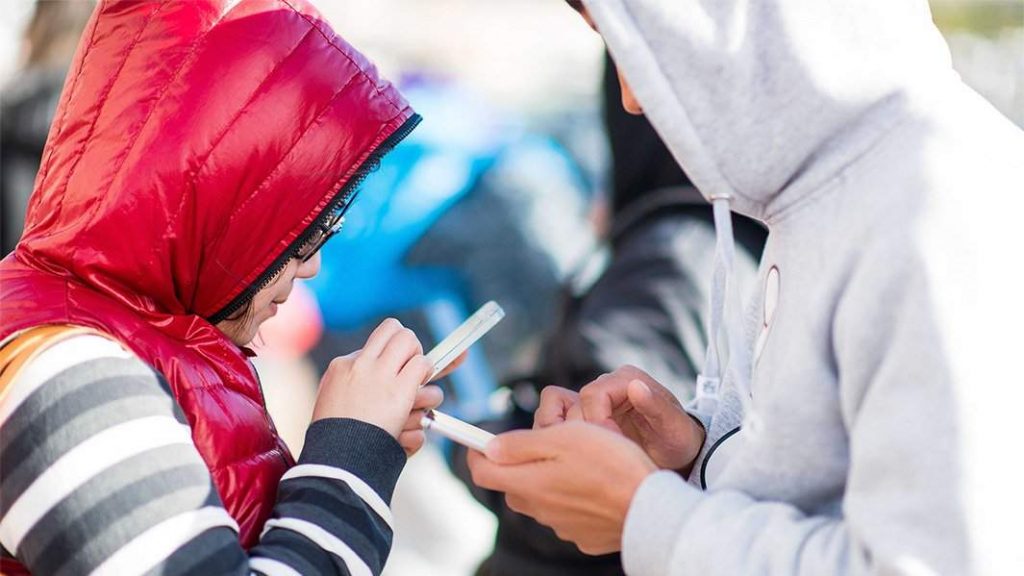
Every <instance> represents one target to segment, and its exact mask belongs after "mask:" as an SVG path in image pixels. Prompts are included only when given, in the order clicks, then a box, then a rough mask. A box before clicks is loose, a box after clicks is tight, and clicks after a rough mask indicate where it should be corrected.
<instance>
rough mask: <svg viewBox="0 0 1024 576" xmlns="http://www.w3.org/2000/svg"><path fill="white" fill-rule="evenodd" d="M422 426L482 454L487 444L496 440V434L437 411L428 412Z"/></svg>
mask: <svg viewBox="0 0 1024 576" xmlns="http://www.w3.org/2000/svg"><path fill="white" fill-rule="evenodd" d="M420 424H422V425H423V429H424V430H433V431H435V432H437V433H438V434H440V435H442V436H444V437H445V438H447V439H449V440H451V441H452V442H455V443H457V444H461V445H463V446H465V447H466V448H472V449H473V450H477V451H480V452H483V451H484V449H486V448H487V443H488V442H490V440H491V438H494V434H491V433H490V432H488V431H486V430H484V429H482V428H478V427H476V426H473V425H472V424H470V423H468V422H463V421H462V420H459V419H458V418H455V417H454V416H449V415H447V414H445V413H443V412H438V411H437V410H429V411H427V413H426V414H425V415H424V416H423V418H422V419H420Z"/></svg>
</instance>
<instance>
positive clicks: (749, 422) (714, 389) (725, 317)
mask: <svg viewBox="0 0 1024 576" xmlns="http://www.w3.org/2000/svg"><path fill="white" fill-rule="evenodd" d="M730 200H731V197H729V196H713V197H712V198H711V205H712V207H713V209H714V216H715V258H714V264H713V269H712V275H711V302H710V307H711V310H710V314H709V315H708V327H707V328H708V330H707V337H708V348H707V353H706V354H705V357H704V369H703V370H702V371H701V373H700V374H699V375H698V376H697V406H696V407H697V410H698V411H700V412H702V413H704V414H707V415H709V416H710V415H713V414H714V413H715V410H716V409H717V407H718V402H719V396H720V393H721V386H722V378H723V377H724V375H725V374H728V375H729V377H730V379H731V380H732V381H733V382H735V384H736V389H737V392H738V394H739V397H740V402H741V403H742V405H743V425H744V427H745V428H746V427H754V424H755V423H756V421H755V418H754V414H753V406H752V405H751V404H752V402H751V394H750V369H751V363H750V360H751V358H750V351H749V350H747V347H746V343H745V342H744V339H743V337H742V334H743V320H742V313H741V310H742V308H743V303H742V297H741V295H740V291H739V287H738V285H737V282H736V278H735V275H734V274H733V266H734V261H735V257H736V244H735V240H734V238H733V232H732V213H731V211H730V208H729V203H730ZM723 348H724V353H723Z"/></svg>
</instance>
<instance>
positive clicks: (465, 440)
mask: <svg viewBox="0 0 1024 576" xmlns="http://www.w3.org/2000/svg"><path fill="white" fill-rule="evenodd" d="M504 317H505V311H504V310H502V308H501V306H499V305H498V304H497V303H496V302H493V301H491V302H488V303H486V304H484V305H483V306H481V307H480V309H479V310H477V311H476V312H475V313H473V315H472V316H470V317H469V318H468V319H467V320H466V321H465V322H463V323H462V325H460V326H459V327H458V328H456V329H455V331H454V332H452V333H451V334H449V335H448V337H447V338H445V339H444V340H442V341H441V342H440V343H439V344H438V345H437V346H435V347H434V349H433V350H431V351H430V352H428V353H427V359H428V360H430V362H431V363H432V364H433V366H434V369H433V373H432V374H431V375H430V378H429V379H428V380H433V379H434V377H436V376H437V375H438V374H440V373H441V372H443V371H444V369H445V368H447V367H448V365H449V364H451V363H452V362H453V361H454V360H455V359H456V358H458V357H459V356H460V355H462V353H463V352H465V351H466V350H468V349H469V347H470V346H472V345H473V344H474V343H475V342H476V341H477V340H479V339H480V338H481V337H483V335H484V334H486V333H487V332H488V331H490V329H491V328H494V326H495V325H497V324H498V322H500V321H501V319H502V318H504ZM420 424H421V425H422V426H423V429H424V430H433V431H435V432H437V433H438V434H441V435H442V436H444V437H445V438H448V439H449V440H451V441H453V442H456V443H458V444H461V445H463V446H466V447H467V448H472V449H474V450H479V451H481V452H482V451H483V450H484V448H485V447H486V446H487V442H488V441H489V440H490V439H491V438H494V434H491V433H490V432H487V431H486V430H483V429H480V428H477V427H476V426H473V425H472V424H469V423H467V422H463V421H462V420H459V419H458V418H455V417H453V416H449V415H447V414H444V413H443V412H438V411H437V410H429V411H427V413H426V414H425V415H424V416H423V418H421V419H420Z"/></svg>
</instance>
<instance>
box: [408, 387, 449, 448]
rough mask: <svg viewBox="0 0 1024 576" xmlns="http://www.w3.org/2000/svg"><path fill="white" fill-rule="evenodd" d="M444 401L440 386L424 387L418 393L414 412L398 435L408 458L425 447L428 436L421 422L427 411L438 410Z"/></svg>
mask: <svg viewBox="0 0 1024 576" xmlns="http://www.w3.org/2000/svg"><path fill="white" fill-rule="evenodd" d="M443 400H444V392H442V391H441V387H440V386H434V385H432V384H431V385H428V386H424V387H423V388H420V390H419V392H417V393H416V400H415V402H413V405H412V412H410V413H409V418H408V419H407V420H406V421H405V426H404V427H403V428H402V432H401V434H399V435H398V443H399V444H401V445H402V449H403V450H405V455H406V456H412V455H413V454H415V453H416V452H418V451H419V449H420V448H422V447H423V443H424V442H425V441H426V434H425V433H424V432H423V425H422V424H420V422H421V420H422V419H423V415H424V414H426V412H427V410H433V409H434V408H437V407H438V406H440V405H441V402H442V401H443Z"/></svg>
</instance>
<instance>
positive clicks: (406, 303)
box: [309, 81, 575, 420]
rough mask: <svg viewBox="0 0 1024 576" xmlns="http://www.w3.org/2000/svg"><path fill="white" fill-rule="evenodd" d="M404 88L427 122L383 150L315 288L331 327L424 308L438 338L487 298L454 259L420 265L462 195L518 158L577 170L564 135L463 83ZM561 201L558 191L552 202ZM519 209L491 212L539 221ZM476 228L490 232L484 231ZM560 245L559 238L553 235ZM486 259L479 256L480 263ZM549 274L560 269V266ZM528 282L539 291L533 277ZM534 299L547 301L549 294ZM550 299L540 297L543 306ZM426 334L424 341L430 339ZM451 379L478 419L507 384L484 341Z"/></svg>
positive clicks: (354, 326)
mask: <svg viewBox="0 0 1024 576" xmlns="http://www.w3.org/2000/svg"><path fill="white" fill-rule="evenodd" d="M403 93H404V94H405V95H406V96H407V98H408V99H409V100H410V101H411V102H412V104H413V106H414V107H415V108H416V110H417V111H418V112H419V113H420V114H421V115H422V116H423V117H424V121H423V123H422V124H421V125H420V127H419V128H418V129H417V130H415V131H414V132H413V133H412V134H411V135H410V136H409V137H408V138H407V139H406V140H405V141H403V142H402V143H401V144H400V145H399V146H398V147H396V148H395V150H393V151H392V152H391V153H390V154H388V155H387V156H385V157H384V158H383V160H382V161H381V164H380V167H379V169H377V170H376V171H375V172H374V173H372V174H371V175H370V176H369V177H368V178H367V179H366V181H365V182H364V183H363V185H362V187H361V189H360V191H359V196H358V198H357V200H356V202H355V203H354V204H353V205H352V207H351V208H350V209H349V211H348V213H347V215H346V221H345V225H344V227H343V228H342V230H341V231H340V232H339V234H338V235H337V236H336V237H335V238H334V239H332V240H331V242H328V243H327V244H326V245H325V246H324V248H323V250H322V256H323V264H322V268H321V272H320V274H319V275H318V276H317V277H316V278H314V279H312V280H311V281H310V282H309V286H310V287H311V288H312V289H313V292H314V294H315V295H316V297H317V300H318V302H319V305H320V308H321V310H322V311H323V315H324V323H325V327H326V328H327V329H328V330H331V331H334V332H350V331H355V330H358V329H361V328H363V327H365V326H366V325H367V324H369V323H376V322H377V321H379V320H380V319H381V318H382V317H384V316H394V315H398V314H401V313H404V312H409V311H416V312H419V313H422V314H423V316H424V317H425V319H426V322H427V325H428V328H429V331H430V336H431V337H432V338H433V340H434V341H435V342H437V341H440V340H441V339H443V338H444V337H445V336H446V335H447V334H448V333H449V332H451V331H452V330H454V329H455V328H456V327H457V326H458V325H459V324H460V323H461V322H462V321H463V320H464V319H466V318H467V317H468V316H469V315H470V314H472V313H473V312H474V310H475V308H476V305H477V304H478V303H482V302H481V298H480V295H479V294H474V290H473V286H472V285H471V284H472V281H471V280H470V279H469V277H468V276H467V270H466V269H465V267H464V266H461V267H460V266H459V265H458V263H457V262H455V261H454V259H451V258H441V259H440V261H435V262H425V261H423V260H422V259H419V260H418V261H417V262H416V263H415V264H410V258H409V256H410V252H411V251H412V250H413V248H414V247H416V246H417V245H419V244H420V243H421V241H422V240H423V239H424V236H425V235H426V234H427V232H428V231H429V230H431V228H432V227H434V226H435V225H436V224H437V223H438V221H439V220H441V219H442V217H444V216H445V215H448V214H451V213H452V208H453V207H454V206H456V205H457V204H458V203H459V202H460V200H462V199H463V198H465V197H466V196H467V195H469V194H471V193H472V192H473V191H474V190H475V189H477V188H478V184H479V182H480V181H481V180H482V179H483V176H484V175H485V173H487V172H488V170H491V169H492V168H495V167H496V166H499V165H505V166H507V165H509V164H510V158H522V159H527V160H529V161H528V162H522V161H520V162H518V164H519V165H523V164H527V165H528V166H529V167H530V169H531V170H532V171H537V172H539V173H541V174H542V175H545V176H542V178H547V179H548V180H556V178H555V177H553V176H552V173H554V172H558V171H562V172H569V173H571V172H572V171H573V170H575V168H574V163H573V162H572V160H571V158H570V157H569V156H568V155H567V153H566V152H565V151H564V150H563V149H562V148H561V147H560V146H559V145H558V144H557V143H556V142H555V141H554V140H552V139H550V138H545V137H540V136H537V135H533V134H528V133H526V131H525V130H524V129H523V128H522V127H521V126H518V125H516V124H514V123H511V122H510V121H508V120H507V119H505V118H500V117H499V115H498V114H496V113H495V112H494V111H493V110H492V109H491V108H489V107H488V106H486V105H484V104H483V103H482V102H480V101H479V100H477V99H475V98H474V97H473V96H472V95H471V94H470V93H468V92H465V91H462V90H460V89H458V88H457V87H455V86H453V85H450V84H440V83H430V82H425V81H420V82H416V83H413V84H412V85H408V84H407V85H405V86H404V87H403ZM563 179H564V178H563ZM563 202H564V201H563ZM558 204H559V202H558V199H557V198H552V206H556V207H557V205H558ZM509 212H510V213H506V214H499V215H493V214H492V215H487V216H486V218H494V217H498V218H501V219H504V220H509V219H513V220H523V221H525V220H528V219H529V211H527V210H523V211H522V213H511V211H509ZM567 216H568V215H565V216H563V219H566V217H567ZM483 218H484V215H480V214H462V215H460V216H459V218H456V219H455V220H456V221H454V222H452V220H451V219H448V220H446V225H452V224H454V226H457V227H466V229H470V230H472V229H473V228H472V226H471V224H473V223H471V222H467V220H477V221H478V222H477V223H479V221H480V220H481V219H483ZM517 225H518V223H517ZM522 226H526V224H522ZM485 228H493V227H490V226H489V225H485ZM548 228H550V226H548ZM473 233H474V234H480V232H479V231H475V230H474V232H473ZM485 233H486V231H485ZM455 235H456V236H457V235H458V234H455ZM537 236H542V234H537ZM480 240H481V241H486V239H485V238H480ZM552 243H557V242H547V244H552ZM509 248H512V249H515V247H509ZM421 250H422V248H421ZM524 250H525V249H524ZM442 251H443V250H442ZM502 257H503V255H502V254H501V253H500V252H496V253H494V254H493V256H492V257H491V258H488V260H489V262H487V263H484V264H483V266H486V267H491V268H494V269H499V268H501V267H502V266H503V265H504V266H505V267H506V268H507V267H508V265H506V264H505V263H504V261H503V258H502ZM508 262H512V260H508ZM480 266H481V264H479V263H478V264H477V267H480ZM509 272H511V273H512V274H513V276H510V277H509V278H508V283H509V284H514V283H515V282H516V278H515V274H517V273H518V274H519V277H520V278H525V277H527V276H528V272H527V271H522V270H519V271H515V270H512V271H509V270H506V271H504V272H501V274H506V275H507V274H508V273H509ZM488 273H489V274H490V275H491V276H494V275H495V274H493V273H491V272H490V271H489V272H488ZM543 273H544V274H546V275H547V276H552V273H551V272H550V271H547V270H545V271H544V272H543ZM499 275H500V274H499ZM559 280H560V279H558V278H553V279H552V281H551V285H552V286H556V285H557V284H558V281H559ZM521 288H522V289H524V290H526V291H529V290H528V288H529V286H528V283H527V284H523V285H522V286H521ZM478 291H479V290H477V292H478ZM501 296H502V295H500V294H494V295H483V298H482V300H487V299H490V298H491V297H493V298H495V299H497V300H498V301H499V303H500V304H502V305H507V303H506V302H502V301H501ZM524 297H525V298H527V299H529V298H531V297H532V298H537V299H538V300H542V299H543V297H544V295H543V294H532V295H531V294H526V295H524ZM512 304H513V306H512V308H513V310H514V309H516V306H515V303H512ZM541 304H542V302H540V301H538V303H537V305H538V306H540V305H541ZM521 307H522V306H520V308H521ZM505 323H506V324H508V321H507V320H506V322H505ZM513 323H514V322H513ZM500 328H501V326H499V328H498V329H500ZM424 340H425V341H424V345H425V346H429V344H428V342H427V341H426V339H424ZM451 379H452V384H453V387H454V392H455V394H454V396H455V398H456V400H457V403H456V404H455V405H454V406H447V407H446V408H447V409H448V410H450V411H451V412H453V413H454V414H456V415H458V416H460V417H462V418H465V419H469V420H478V419H483V418H485V417H488V416H489V415H490V406H489V402H488V398H489V396H490V393H491V392H492V391H493V390H494V389H495V388H496V384H497V383H496V379H495V375H494V371H493V370H492V369H491V365H490V364H489V363H488V361H487V359H486V357H485V356H484V355H483V353H482V352H481V351H480V347H474V348H473V349H471V350H470V354H469V357H468V358H467V360H466V362H465V363H464V364H463V366H462V367H461V368H460V369H459V370H458V371H457V372H455V373H454V374H453V375H452V377H451Z"/></svg>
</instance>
